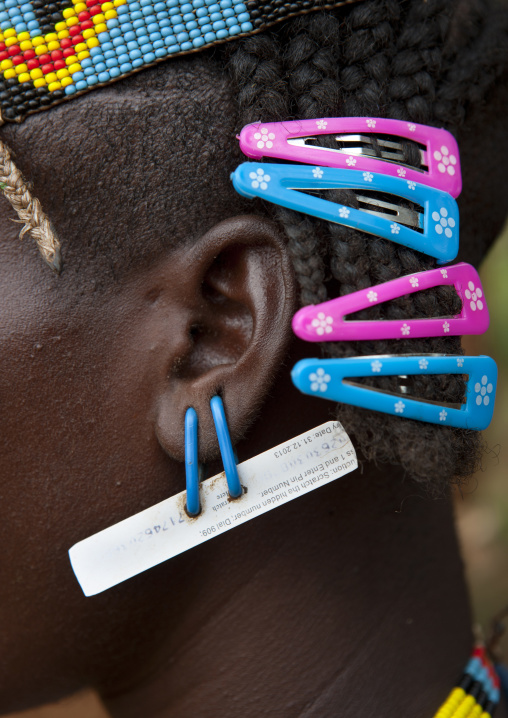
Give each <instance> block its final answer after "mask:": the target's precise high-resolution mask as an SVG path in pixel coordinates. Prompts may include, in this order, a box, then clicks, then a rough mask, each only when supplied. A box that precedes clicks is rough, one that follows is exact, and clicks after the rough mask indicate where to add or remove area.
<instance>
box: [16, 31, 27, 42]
mask: <svg viewBox="0 0 508 718" xmlns="http://www.w3.org/2000/svg"><path fill="white" fill-rule="evenodd" d="M26 40H30V33H29V32H20V33H19V35H18V42H25V41H26Z"/></svg>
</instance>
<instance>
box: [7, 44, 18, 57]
mask: <svg viewBox="0 0 508 718" xmlns="http://www.w3.org/2000/svg"><path fill="white" fill-rule="evenodd" d="M7 52H8V53H9V55H10V56H11V57H14V55H19V53H20V52H21V50H20V47H19V45H11V46H10V48H9V49H8V50H7Z"/></svg>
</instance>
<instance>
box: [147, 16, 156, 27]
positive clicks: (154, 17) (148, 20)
mask: <svg viewBox="0 0 508 718" xmlns="http://www.w3.org/2000/svg"><path fill="white" fill-rule="evenodd" d="M151 22H157V17H156V16H155V15H154V14H153V13H152V14H151V15H145V23H146V24H147V25H150V23H151Z"/></svg>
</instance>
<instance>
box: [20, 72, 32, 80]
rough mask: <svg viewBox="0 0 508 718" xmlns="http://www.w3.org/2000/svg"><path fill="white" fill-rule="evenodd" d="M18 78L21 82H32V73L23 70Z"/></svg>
mask: <svg viewBox="0 0 508 718" xmlns="http://www.w3.org/2000/svg"><path fill="white" fill-rule="evenodd" d="M18 80H19V81H20V82H30V73H28V72H22V73H21V75H19V77H18Z"/></svg>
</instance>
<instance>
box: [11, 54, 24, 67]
mask: <svg viewBox="0 0 508 718" xmlns="http://www.w3.org/2000/svg"><path fill="white" fill-rule="evenodd" d="M22 62H25V58H24V57H23V55H15V56H14V57H13V58H12V64H13V65H21V63H22Z"/></svg>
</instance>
